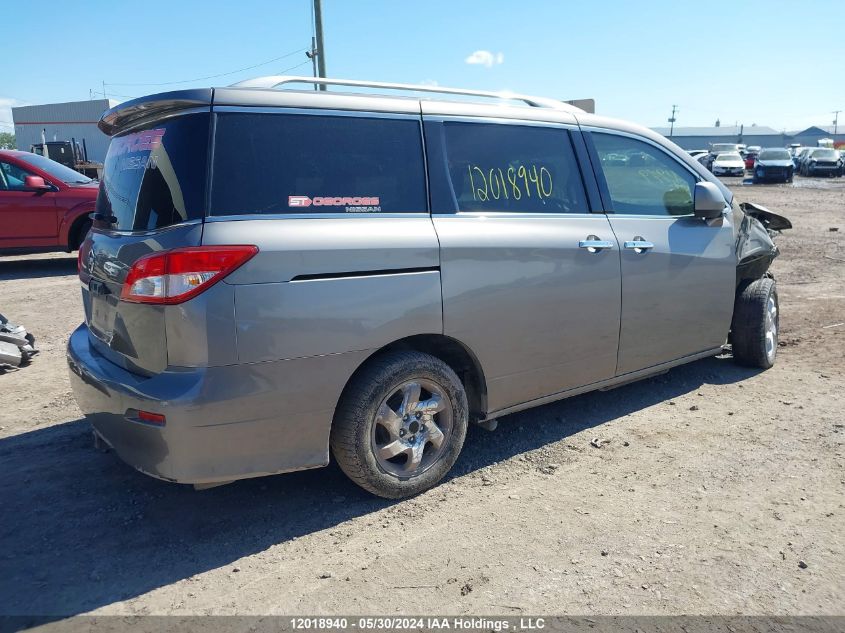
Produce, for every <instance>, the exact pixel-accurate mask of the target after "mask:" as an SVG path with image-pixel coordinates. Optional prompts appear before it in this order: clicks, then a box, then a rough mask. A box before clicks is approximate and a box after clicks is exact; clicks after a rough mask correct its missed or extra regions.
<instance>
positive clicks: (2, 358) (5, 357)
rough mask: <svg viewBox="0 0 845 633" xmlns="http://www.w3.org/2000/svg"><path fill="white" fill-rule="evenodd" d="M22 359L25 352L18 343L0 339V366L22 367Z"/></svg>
mask: <svg viewBox="0 0 845 633" xmlns="http://www.w3.org/2000/svg"><path fill="white" fill-rule="evenodd" d="M21 360H23V352H21V350H20V348H19V347H18V346H17V345H15V344H14V343H6V342H5V341H0V367H2V366H3V365H11V366H12V367H20V364H21Z"/></svg>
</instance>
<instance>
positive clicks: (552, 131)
mask: <svg viewBox="0 0 845 633" xmlns="http://www.w3.org/2000/svg"><path fill="white" fill-rule="evenodd" d="M442 130H443V144H444V148H445V155H446V161H447V171H448V176H449V183H450V186H451V196H452V199H453V201H454V203H453V204H454V206H455V207H456V208H457V210H458V211H491V212H495V211H504V212H521V213H589V212H590V209H589V206H588V205H587V196H586V193H585V191H584V183H583V181H582V180H581V172H580V170H579V168H578V162H577V160H576V158H575V151H574V150H573V148H572V142H571V140H570V138H569V132H568V131H567V130H563V129H559V128H548V127H539V126H528V125H505V124H494V123H459V122H451V121H447V122H445V123H444V124H443V127H442Z"/></svg>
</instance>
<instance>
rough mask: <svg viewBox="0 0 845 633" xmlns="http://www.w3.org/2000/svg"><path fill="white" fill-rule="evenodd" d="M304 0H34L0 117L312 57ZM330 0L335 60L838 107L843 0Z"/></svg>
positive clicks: (449, 79) (821, 109) (526, 84)
mask: <svg viewBox="0 0 845 633" xmlns="http://www.w3.org/2000/svg"><path fill="white" fill-rule="evenodd" d="M310 7H311V0H272V1H259V0H239V1H238V2H223V1H222V0H203V1H200V0H182V1H179V0H168V1H162V0H145V1H144V2H117V1H115V0H110V1H105V0H74V1H73V2H61V3H59V2H50V1H46V0H30V1H29V2H28V3H26V10H21V11H16V12H14V13H12V14H8V15H7V16H6V25H5V26H6V27H7V28H6V29H5V32H6V36H7V38H8V37H10V36H11V37H14V38H22V39H21V41H19V42H17V44H15V42H14V40H13V41H12V42H11V44H12V45H9V46H4V62H3V63H2V64H0V131H9V130H10V129H11V126H10V125H9V124H10V123H11V113H10V110H9V107H10V106H11V105H17V104H30V103H48V102H57V101H72V100H81V99H88V98H89V96H90V94H91V93H90V91H91V90H93V91H98V92H100V93H101V92H102V91H103V83H102V82H103V81H105V82H106V86H105V91H106V93H107V95H108V96H109V97H113V98H116V99H125V98H126V97H133V96H139V95H142V94H149V93H153V92H159V91H163V90H169V89H174V88H179V87H198V86H208V85H227V84H229V83H232V82H234V81H238V80H241V79H246V78H249V77H253V76H258V75H268V74H276V73H278V72H280V71H285V70H287V69H290V68H291V67H294V66H297V64H302V65H301V66H299V67H298V68H293V69H292V70H290V71H289V73H290V74H310V73H311V66H310V62H308V60H307V59H306V57H305V54H304V50H305V49H306V48H307V47H308V46H309V44H310V38H311V9H310ZM323 13H324V17H323V21H324V29H325V34H326V62H327V71H328V72H327V74H328V75H329V76H334V77H345V78H350V77H351V78H366V79H374V80H380V81H397V82H408V83H421V82H437V83H438V84H439V85H442V86H460V87H469V88H477V89H484V90H513V91H519V92H525V93H528V94H538V95H543V96H550V97H557V98H562V99H572V98H582V97H593V98H595V99H596V102H597V110H598V112H599V113H601V114H606V115H609V116H615V117H620V118H625V119H629V120H632V121H635V122H638V123H642V124H644V125H648V126H661V125H665V124H666V119H667V118H668V116H669V114H670V112H671V108H672V105H673V104H677V105H678V106H679V108H680V110H679V112H678V114H677V119H678V122H677V124H676V125H679V126H687V125H712V124H713V123H714V121H715V120H716V119H717V118H718V119H720V120H721V122H722V124H723V125H732V124H734V123H735V122H738V123H744V124H745V125H751V124H752V123H756V124H758V125H769V126H772V127H774V128H776V129H779V130H780V129H789V130H791V129H798V128H803V127H806V126H809V125H813V124H821V125H829V124H830V123H831V121H832V119H833V114H832V111H833V110H840V109H841V110H845V3H842V2H841V1H834V0H813V1H806V2H799V1H793V2H781V1H779V0H769V1H757V0H746V1H743V0H733V1H730V2H726V1H722V0H711V1H709V2H694V1H690V0H675V1H673V2H670V1H663V0H659V1H647V0H629V1H627V2H626V1H622V0H618V1H616V0H607V1H599V0H594V1H593V2H567V1H563V0H561V1H557V2H556V1H553V0H535V1H531V0H507V1H506V0H426V1H424V2H412V1H410V0H394V1H389V0H323ZM836 38H838V42H836ZM816 39H817V40H819V42H820V43H819V46H818V47H817V48H816V47H815V46H814V45H813V40H816ZM825 40H827V41H825ZM5 42H6V43H7V44H9V43H10V41H9V40H8V39H6V41H5ZM834 42H836V43H834ZM288 53H292V54H291V55H289V56H287V57H284V58H283V59H277V60H276V61H274V62H272V63H268V64H264V65H261V66H259V67H257V68H253V69H251V70H245V71H242V72H238V73H233V74H228V75H226V76H222V77H218V78H215V79H205V80H200V81H194V82H184V83H178V84H173V85H170V86H154V85H130V84H141V83H147V84H153V83H163V82H181V81H183V80H186V79H193V78H198V77H205V76H209V75H216V74H220V73H228V72H230V71H233V70H237V69H241V68H245V67H247V66H251V65H254V64H259V63H261V62H265V61H267V60H270V59H274V58H279V57H281V56H283V55H286V54H288ZM808 58H809V59H812V61H811V62H808V61H805V60H807V59H808ZM470 62H475V63H470ZM96 96H100V95H96ZM839 120H840V124H841V123H843V122H845V113H843V114H840V118H839Z"/></svg>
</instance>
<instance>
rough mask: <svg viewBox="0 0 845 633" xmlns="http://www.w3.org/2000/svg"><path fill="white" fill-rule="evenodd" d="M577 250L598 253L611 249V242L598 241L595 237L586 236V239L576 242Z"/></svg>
mask: <svg viewBox="0 0 845 633" xmlns="http://www.w3.org/2000/svg"><path fill="white" fill-rule="evenodd" d="M578 248H586V249H587V250H588V251H589V252H591V253H598V252H599V251H603V250H604V249H606V248H613V242H611V241H609V240H600V239H599V238H598V236H597V235H588V236H587V239H585V240H581V241H580V242H578Z"/></svg>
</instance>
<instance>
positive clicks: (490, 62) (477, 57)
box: [464, 51, 505, 68]
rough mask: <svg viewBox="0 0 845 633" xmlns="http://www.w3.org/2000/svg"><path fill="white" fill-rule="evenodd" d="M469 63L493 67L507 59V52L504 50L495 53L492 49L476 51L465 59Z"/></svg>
mask: <svg viewBox="0 0 845 633" xmlns="http://www.w3.org/2000/svg"><path fill="white" fill-rule="evenodd" d="M464 61H465V62H466V63H467V64H475V65H479V66H484V67H485V68H492V67H493V66H497V65H499V64H501V63H504V61H505V54H504V53H502V52H498V53H493V52H491V51H475V52H474V53H472V55H470V56H469V57H467V58H466V59H465V60H464Z"/></svg>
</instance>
